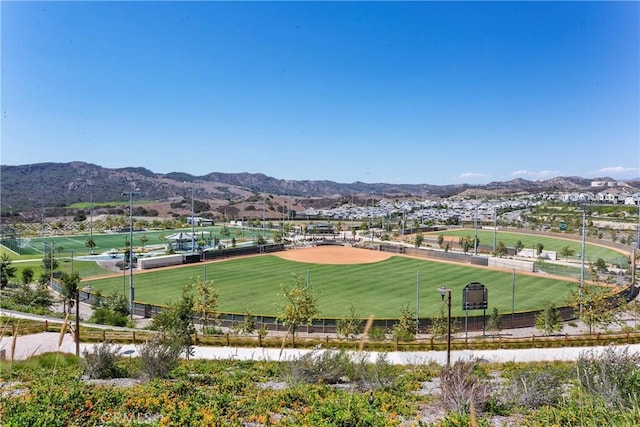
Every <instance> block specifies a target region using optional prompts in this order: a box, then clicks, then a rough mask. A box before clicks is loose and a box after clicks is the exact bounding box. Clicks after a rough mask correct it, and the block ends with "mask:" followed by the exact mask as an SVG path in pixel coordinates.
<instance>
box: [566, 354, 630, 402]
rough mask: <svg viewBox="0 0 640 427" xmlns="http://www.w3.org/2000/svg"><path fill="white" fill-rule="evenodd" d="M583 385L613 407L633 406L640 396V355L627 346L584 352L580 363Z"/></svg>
mask: <svg viewBox="0 0 640 427" xmlns="http://www.w3.org/2000/svg"><path fill="white" fill-rule="evenodd" d="M576 365H577V372H578V380H579V381H580V385H581V386H582V387H583V388H584V389H585V390H586V391H587V392H589V393H592V394H594V395H596V396H600V397H602V399H603V401H604V402H607V404H608V405H609V406H610V407H633V406H634V405H636V404H637V403H638V397H639V396H640V368H639V367H638V366H639V365H640V354H630V353H629V349H628V347H625V348H624V349H621V350H618V349H616V348H615V347H612V346H610V347H607V348H606V349H605V350H603V351H602V353H601V354H599V355H598V354H597V353H595V352H594V350H591V351H588V352H585V353H583V354H582V355H581V356H580V358H579V359H578V361H577V363H576Z"/></svg>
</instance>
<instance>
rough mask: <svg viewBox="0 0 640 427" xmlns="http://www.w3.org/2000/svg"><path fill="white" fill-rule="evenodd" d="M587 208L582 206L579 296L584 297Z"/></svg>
mask: <svg viewBox="0 0 640 427" xmlns="http://www.w3.org/2000/svg"><path fill="white" fill-rule="evenodd" d="M586 221H587V207H586V206H582V249H581V252H580V287H579V288H578V294H579V295H580V296H581V297H582V290H583V289H584V258H585V256H586V253H585V246H586V245H585V240H586V235H587V223H586ZM580 313H582V302H581V303H580Z"/></svg>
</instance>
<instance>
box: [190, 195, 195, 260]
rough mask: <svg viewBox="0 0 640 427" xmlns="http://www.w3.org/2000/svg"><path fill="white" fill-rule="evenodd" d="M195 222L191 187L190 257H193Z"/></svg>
mask: <svg viewBox="0 0 640 427" xmlns="http://www.w3.org/2000/svg"><path fill="white" fill-rule="evenodd" d="M195 222H196V218H195V209H194V207H193V187H191V255H193V253H194V251H195V244H196V242H195V230H194V223H195Z"/></svg>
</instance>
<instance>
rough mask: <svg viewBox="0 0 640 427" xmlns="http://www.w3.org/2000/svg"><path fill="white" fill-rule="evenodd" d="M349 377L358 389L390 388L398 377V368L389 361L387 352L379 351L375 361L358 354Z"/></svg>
mask: <svg viewBox="0 0 640 427" xmlns="http://www.w3.org/2000/svg"><path fill="white" fill-rule="evenodd" d="M349 377H350V378H351V379H352V380H353V381H354V383H355V384H356V386H357V388H358V389H360V390H374V389H379V388H382V389H390V388H393V387H394V386H395V385H396V383H397V380H398V379H399V370H398V368H397V367H396V366H394V365H392V364H391V363H389V359H388V357H387V353H380V354H379V355H378V358H377V359H376V362H375V363H370V362H369V361H368V360H367V356H365V355H362V356H360V357H359V358H358V359H357V360H356V362H355V363H354V364H353V373H352V374H351V375H349Z"/></svg>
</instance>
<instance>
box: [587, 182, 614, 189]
mask: <svg viewBox="0 0 640 427" xmlns="http://www.w3.org/2000/svg"><path fill="white" fill-rule="evenodd" d="M617 186H618V183H617V182H616V181H591V187H609V188H613V187H617Z"/></svg>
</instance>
